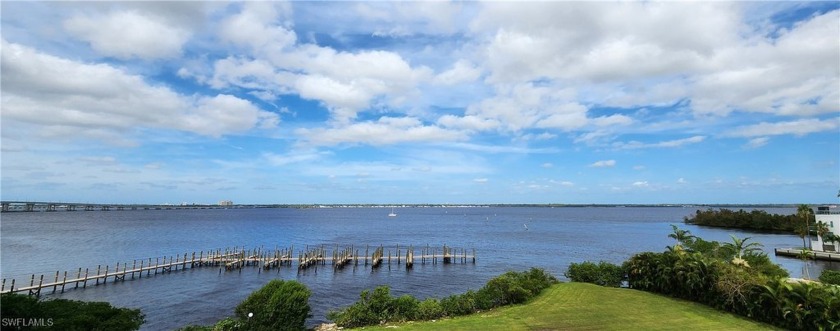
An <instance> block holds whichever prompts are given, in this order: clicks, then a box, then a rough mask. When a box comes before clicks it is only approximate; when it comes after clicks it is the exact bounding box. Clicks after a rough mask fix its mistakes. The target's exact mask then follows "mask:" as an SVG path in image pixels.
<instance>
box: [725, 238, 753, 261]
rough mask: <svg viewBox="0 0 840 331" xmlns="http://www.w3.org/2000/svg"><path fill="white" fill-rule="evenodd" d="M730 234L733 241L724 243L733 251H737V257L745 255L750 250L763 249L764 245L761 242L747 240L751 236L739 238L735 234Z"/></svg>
mask: <svg viewBox="0 0 840 331" xmlns="http://www.w3.org/2000/svg"><path fill="white" fill-rule="evenodd" d="M729 236H730V237H732V242H731V243H725V244H723V246H724V247H726V248H727V249H729V250H731V251H732V252H733V253H735V257H737V258H738V259H740V258H741V257H743V255H744V253H750V252H754V251H760V250H761V247H762V245H761V244H760V243H757V242H751V243H749V244H748V243H747V241H749V240H750V238H751V237H746V238H744V239H738V237H736V236H733V235H731V234H730V235H729Z"/></svg>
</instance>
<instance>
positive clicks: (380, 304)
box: [327, 286, 396, 327]
mask: <svg viewBox="0 0 840 331" xmlns="http://www.w3.org/2000/svg"><path fill="white" fill-rule="evenodd" d="M393 301H396V299H394V298H392V297H391V289H390V288H389V287H388V286H379V287H377V288H376V289H374V290H373V292H370V291H367V290H365V291H362V293H361V294H360V295H359V301H356V302H355V303H354V304H352V305H350V306H349V307H347V308H345V309H342V310H338V311H331V312H329V313H328V314H327V318H329V319H330V320H333V321H334V322H335V323H336V324H337V325H338V326H341V327H360V326H367V325H377V324H380V323H383V322H386V321H388V320H389V318H391V317H392V316H393V313H394V312H395V311H396V309H395V308H394V307H393V304H392V302H393Z"/></svg>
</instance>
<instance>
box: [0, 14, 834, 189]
mask: <svg viewBox="0 0 840 331" xmlns="http://www.w3.org/2000/svg"><path fill="white" fill-rule="evenodd" d="M839 8H840V3H838V2H834V1H832V2H804V3H796V2H731V3H727V2H696V3H673V2H669V3H657V2H645V3H640V2H622V3H613V2H534V3H522V2H492V3H479V2H455V3H452V2H399V3H397V2H338V3H334V2H290V3H288V2H245V3H242V2H238V3H224V2H206V3H205V2H84V3H74V2H48V3H44V2H6V1H4V2H2V8H1V9H2V30H0V31H2V99H1V101H2V112H0V114H2V160H1V161H2V162H0V164H2V183H1V184H2V185H1V186H0V188H2V191H0V192H2V199H3V200H38V201H44V200H48V201H72V202H107V203H181V202H188V203H216V202H218V201H219V200H223V199H229V200H233V201H234V202H236V203H617V204H632V203H801V202H806V203H818V202H836V201H837V197H836V196H837V192H838V189H840V165H838V162H840V83H839V82H840V24H838V22H840V9H839Z"/></svg>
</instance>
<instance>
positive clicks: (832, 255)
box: [774, 248, 840, 262]
mask: <svg viewBox="0 0 840 331" xmlns="http://www.w3.org/2000/svg"><path fill="white" fill-rule="evenodd" d="M774 251H775V253H776V256H779V255H781V256H791V257H800V256H801V255H802V250H801V249H796V248H776V249H775V250H774ZM808 255H809V258H811V259H814V260H823V261H834V262H840V253H838V252H821V251H809V252H808Z"/></svg>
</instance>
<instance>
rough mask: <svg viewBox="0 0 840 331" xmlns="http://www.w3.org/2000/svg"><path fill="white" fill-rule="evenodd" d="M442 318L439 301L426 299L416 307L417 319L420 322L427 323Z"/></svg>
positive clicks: (441, 308)
mask: <svg viewBox="0 0 840 331" xmlns="http://www.w3.org/2000/svg"><path fill="white" fill-rule="evenodd" d="M441 317H443V307H442V306H441V305H440V300H438V299H435V298H428V299H426V300H423V301H421V302H420V304H419V305H418V306H417V319H418V320H421V321H428V320H433V319H438V318H441Z"/></svg>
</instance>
